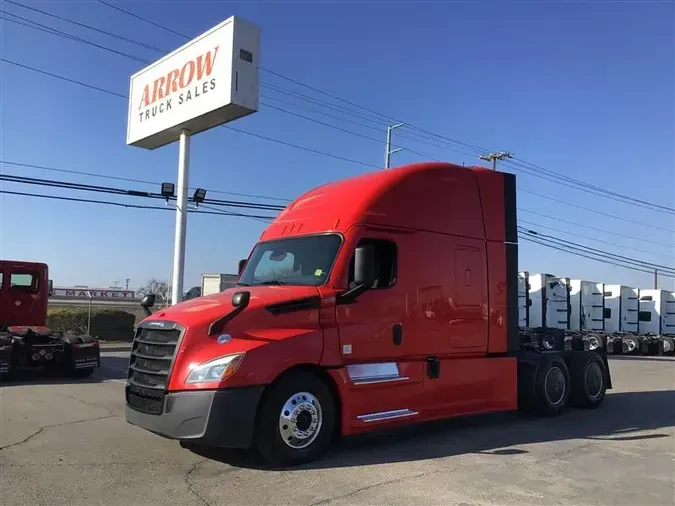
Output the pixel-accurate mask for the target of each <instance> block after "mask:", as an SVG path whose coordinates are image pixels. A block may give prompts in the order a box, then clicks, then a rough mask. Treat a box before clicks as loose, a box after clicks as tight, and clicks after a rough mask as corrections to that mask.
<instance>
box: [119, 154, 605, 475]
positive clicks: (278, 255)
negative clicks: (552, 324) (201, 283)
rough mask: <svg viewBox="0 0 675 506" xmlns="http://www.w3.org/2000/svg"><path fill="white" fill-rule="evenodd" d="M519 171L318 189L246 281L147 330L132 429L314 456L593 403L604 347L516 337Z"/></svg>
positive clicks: (257, 255) (574, 338) (451, 169)
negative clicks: (491, 417) (430, 428)
mask: <svg viewBox="0 0 675 506" xmlns="http://www.w3.org/2000/svg"><path fill="white" fill-rule="evenodd" d="M517 264H518V237H517V232H516V184H515V176H513V175H512V174H505V173H500V172H495V171H491V170H488V169H484V168H481V167H471V168H465V167H460V166H457V165H452V164H447V163H422V164H415V165H408V166H402V167H399V168H395V169H391V170H382V171H377V172H373V173H369V174H365V175H361V176H358V177H353V178H349V179H345V180H341V181H337V182H333V183H330V184H326V185H323V186H320V187H318V188H316V189H313V190H311V191H309V192H307V193H305V194H304V195H302V196H300V197H299V198H297V199H296V200H295V201H294V202H292V203H291V204H290V205H289V206H288V207H287V208H286V209H285V210H284V211H283V212H282V213H281V214H280V215H279V216H278V217H277V218H276V219H275V221H274V222H273V223H272V224H271V225H270V226H269V227H268V228H267V229H266V230H265V231H264V232H263V233H262V235H261V237H260V241H259V242H258V244H256V246H255V247H254V248H253V250H252V252H251V254H250V256H249V258H248V259H247V260H245V261H242V262H240V275H239V279H238V283H237V286H236V287H234V288H229V289H227V290H225V291H223V292H222V293H218V294H214V295H210V296H206V297H200V298H197V299H193V300H190V301H186V302H183V303H181V304H178V305H176V306H173V307H170V308H167V309H162V310H159V311H157V312H155V313H154V314H151V313H150V310H149V307H151V306H152V303H153V301H152V297H149V298H148V300H145V301H144V303H143V304H144V306H145V307H146V311H147V312H148V314H149V316H148V317H147V318H146V319H145V320H144V321H143V322H142V323H140V324H139V326H138V328H137V331H136V334H135V337H134V342H133V346H132V352H131V358H130V362H129V371H128V380H127V386H126V403H127V405H126V419H127V421H128V422H129V423H131V424H134V425H137V426H139V427H142V428H144V429H146V430H148V431H151V432H153V433H155V434H158V435H161V436H164V437H167V438H172V439H178V440H184V441H191V442H193V443H196V444H203V445H212V446H221V447H237V448H248V447H251V446H254V447H255V448H256V449H257V450H258V451H259V452H260V453H261V454H262V455H263V457H264V458H265V459H266V460H267V461H269V462H270V463H273V464H277V465H288V464H298V463H301V462H307V461H309V460H312V459H316V458H317V457H319V456H320V455H321V454H322V453H323V452H324V451H325V450H327V449H328V447H329V446H330V444H331V441H332V439H333V437H334V436H336V435H351V434H357V433H361V432H364V431H369V430H373V429H379V428H384V427H392V426H396V425H400V424H405V423H412V422H422V421H429V420H436V419H441V418H447V417H454V416H459V415H469V414H478V413H487V412H495V411H509V410H516V409H518V408H520V409H524V410H528V411H533V412H538V413H540V414H543V415H553V414H557V413H560V412H561V411H563V410H564V409H565V408H566V407H567V406H568V405H574V406H584V407H591V408H592V407H597V406H599V405H600V404H601V403H602V401H603V399H604V396H605V391H606V389H608V388H611V378H610V371H609V366H608V362H607V356H606V350H605V344H604V343H605V341H604V338H603V339H602V343H601V345H600V346H598V347H596V349H594V350H590V349H589V343H588V341H587V340H586V339H585V337H584V336H583V335H570V334H567V333H558V334H548V333H547V332H541V333H537V332H534V333H532V332H530V333H524V332H522V331H521V330H520V329H519V327H518V300H517V297H518V292H517V283H518V271H517Z"/></svg>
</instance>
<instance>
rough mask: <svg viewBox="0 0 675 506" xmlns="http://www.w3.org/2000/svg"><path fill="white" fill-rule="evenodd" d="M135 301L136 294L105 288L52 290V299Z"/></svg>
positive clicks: (129, 291) (130, 291) (131, 291)
mask: <svg viewBox="0 0 675 506" xmlns="http://www.w3.org/2000/svg"><path fill="white" fill-rule="evenodd" d="M89 295H91V298H93V299H127V300H133V299H136V298H137V297H136V292H134V291H133V290H114V289H113V290H107V289H105V288H103V289H101V288H78V287H73V288H58V287H57V288H54V291H53V292H52V297H56V298H64V299H89Z"/></svg>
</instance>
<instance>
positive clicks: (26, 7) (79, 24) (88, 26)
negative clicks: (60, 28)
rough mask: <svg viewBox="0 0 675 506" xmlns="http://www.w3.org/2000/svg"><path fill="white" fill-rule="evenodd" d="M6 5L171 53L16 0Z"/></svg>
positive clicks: (159, 51)
mask: <svg viewBox="0 0 675 506" xmlns="http://www.w3.org/2000/svg"><path fill="white" fill-rule="evenodd" d="M4 3H6V4H11V5H16V6H18V7H21V8H23V9H27V10H30V11H33V12H38V13H40V14H44V15H45V16H49V17H51V18H54V19H60V20H61V21H65V22H66V23H70V24H72V25H76V26H80V27H82V28H86V29H87V30H92V31H94V32H98V33H102V34H103V35H107V36H109V37H113V38H115V39H119V40H123V41H125V42H129V43H131V44H135V45H137V46H140V47H143V48H146V49H151V50H152V51H157V52H158V53H168V52H169V51H168V50H166V49H161V48H158V47H156V46H152V45H150V44H146V43H145V42H141V41H138V40H134V39H130V38H128V37H123V36H121V35H117V34H116V33H112V32H107V31H105V30H101V29H100V28H96V27H94V26H91V25H88V24H85V23H80V22H78V21H75V20H72V19H68V18H65V17H63V16H59V15H57V14H53V13H51V12H47V11H43V10H41V9H37V8H35V7H29V6H28V5H24V4H22V3H19V2H15V1H14V0H4Z"/></svg>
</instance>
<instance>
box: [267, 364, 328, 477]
mask: <svg viewBox="0 0 675 506" xmlns="http://www.w3.org/2000/svg"><path fill="white" fill-rule="evenodd" d="M298 392H309V393H311V394H312V395H314V396H315V397H316V398H317V400H318V401H319V404H320V405H321V411H322V415H323V422H322V426H321V429H319V431H320V432H319V435H318V436H317V437H316V439H315V440H314V441H313V442H312V443H311V444H310V445H309V446H308V447H306V448H302V449H293V448H291V447H289V446H288V445H287V444H286V443H285V442H284V441H283V439H282V437H281V433H280V431H279V413H280V412H281V408H282V407H283V405H284V404H285V402H286V401H287V400H288V399H289V398H290V397H291V396H292V395H294V394H296V393H298ZM335 425H336V409H335V399H334V398H333V395H332V394H331V391H330V389H329V388H328V387H327V386H326V384H325V383H324V382H323V381H322V380H321V379H319V378H318V377H317V376H316V375H314V374H311V373H306V372H300V373H290V374H289V375H288V376H285V377H282V378H281V380H280V381H279V382H278V383H276V384H275V385H273V386H272V387H271V389H270V390H269V391H268V392H266V394H265V395H264V396H263V399H262V401H261V406H260V414H259V416H258V420H257V424H256V438H255V439H256V446H257V449H258V451H259V453H260V454H261V455H262V456H263V458H264V459H265V460H267V462H268V463H269V464H271V465H274V466H288V465H299V464H302V463H305V462H309V461H311V460H314V459H316V458H318V457H319V456H321V455H322V454H323V453H325V452H326V451H327V450H328V448H329V447H330V444H331V441H332V438H333V433H334V430H335Z"/></svg>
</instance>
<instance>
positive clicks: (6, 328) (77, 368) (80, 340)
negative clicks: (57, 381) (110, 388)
mask: <svg viewBox="0 0 675 506" xmlns="http://www.w3.org/2000/svg"><path fill="white" fill-rule="evenodd" d="M51 294H52V281H51V280H50V279H49V269H48V266H47V264H44V263H38V262H19V261H13V260H0V377H8V376H11V374H12V372H14V371H15V370H16V369H18V368H21V367H35V366H43V367H45V368H46V369H49V370H51V371H54V372H65V373H68V374H73V375H75V376H77V377H81V378H84V377H88V376H91V374H92V373H93V372H94V369H95V368H96V367H99V366H100V364H101V358H100V347H99V343H98V341H97V340H95V339H93V338H92V337H90V336H87V335H75V334H63V333H61V332H53V331H51V330H50V329H49V328H47V327H46V323H47V305H48V301H49V296H50V295H51Z"/></svg>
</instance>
